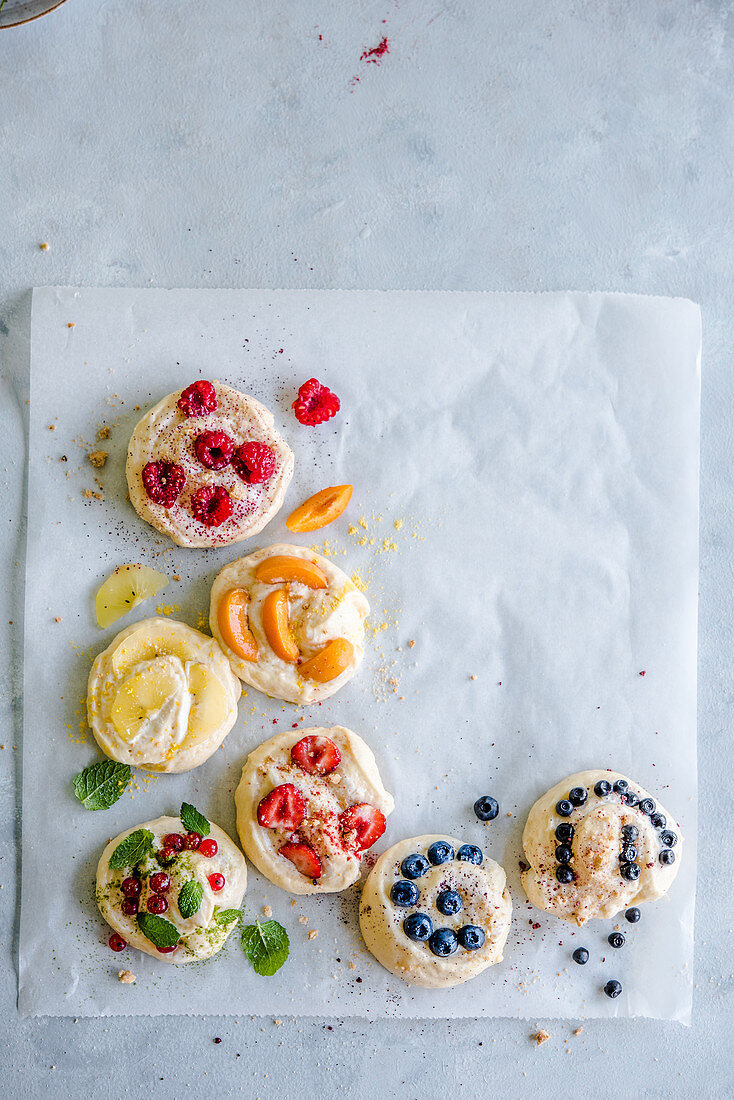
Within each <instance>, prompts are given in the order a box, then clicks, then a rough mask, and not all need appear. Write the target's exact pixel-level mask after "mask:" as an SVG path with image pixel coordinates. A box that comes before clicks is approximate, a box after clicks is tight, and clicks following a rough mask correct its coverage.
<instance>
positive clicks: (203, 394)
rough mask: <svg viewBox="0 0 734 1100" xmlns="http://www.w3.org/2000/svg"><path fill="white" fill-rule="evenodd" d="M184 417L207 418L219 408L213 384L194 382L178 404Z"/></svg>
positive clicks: (183, 393)
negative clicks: (207, 415)
mask: <svg viewBox="0 0 734 1100" xmlns="http://www.w3.org/2000/svg"><path fill="white" fill-rule="evenodd" d="M176 404H177V405H178V407H179V409H180V410H181V412H182V413H183V414H184V416H206V414H207V413H210V412H214V410H215V409H216V407H217V394H216V391H215V389H214V386H212V384H211V382H204V381H201V382H192V383H191V385H190V386H187V387H186V389H185V390H183V392H182V393H181V396H180V397H179V399H178V401H177V402H176Z"/></svg>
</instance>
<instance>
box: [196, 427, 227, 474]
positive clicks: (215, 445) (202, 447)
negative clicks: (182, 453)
mask: <svg viewBox="0 0 734 1100" xmlns="http://www.w3.org/2000/svg"><path fill="white" fill-rule="evenodd" d="M194 451H195V452H196V457H197V458H198V460H199V462H200V463H201V464H202V466H206V468H207V469H208V470H223V469H224V467H225V466H229V463H230V461H231V458H232V452H233V451H234V443H233V442H232V440H231V439H230V438H229V436H228V435H227V434H226V432H202V433H201V435H197V437H196V440H195V441H194Z"/></svg>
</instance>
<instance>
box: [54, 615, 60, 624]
mask: <svg viewBox="0 0 734 1100" xmlns="http://www.w3.org/2000/svg"><path fill="white" fill-rule="evenodd" d="M54 622H55V623H60V622H61V616H60V615H55V616H54Z"/></svg>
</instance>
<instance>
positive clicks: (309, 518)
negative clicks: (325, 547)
mask: <svg viewBox="0 0 734 1100" xmlns="http://www.w3.org/2000/svg"><path fill="white" fill-rule="evenodd" d="M351 497H352V486H351V485H331V486H330V487H329V488H328V489H321V491H320V492H318V493H314V495H313V496H312V497H309V498H308V500H304V502H303V504H301V505H300V506H299V507H298V508H296V510H295V512H291V514H290V515H289V516H288V519H287V520H286V521H285V525H286V527H287V528H288V530H289V531H297V532H298V533H301V532H303V531H317V530H318V529H319V527H326V526H327V524H329V523H333V521H334V520H335V519H338V518H339V516H340V515H341V514H342V512H343V511H344V509H345V508H346V506H347V505H348V504H349V501H350V500H351Z"/></svg>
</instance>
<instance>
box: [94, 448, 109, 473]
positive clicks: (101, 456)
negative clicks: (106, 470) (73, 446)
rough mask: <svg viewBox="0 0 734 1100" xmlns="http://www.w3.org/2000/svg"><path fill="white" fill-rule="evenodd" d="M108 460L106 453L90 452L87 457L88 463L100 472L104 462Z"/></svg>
mask: <svg viewBox="0 0 734 1100" xmlns="http://www.w3.org/2000/svg"><path fill="white" fill-rule="evenodd" d="M108 458H109V453H108V452H107V451H92V452H91V453H90V455H89V461H90V462H91V463H92V465H93V466H96V467H97V469H98V470H101V469H102V467H103V466H104V464H105V462H106V461H107V459H108Z"/></svg>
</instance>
